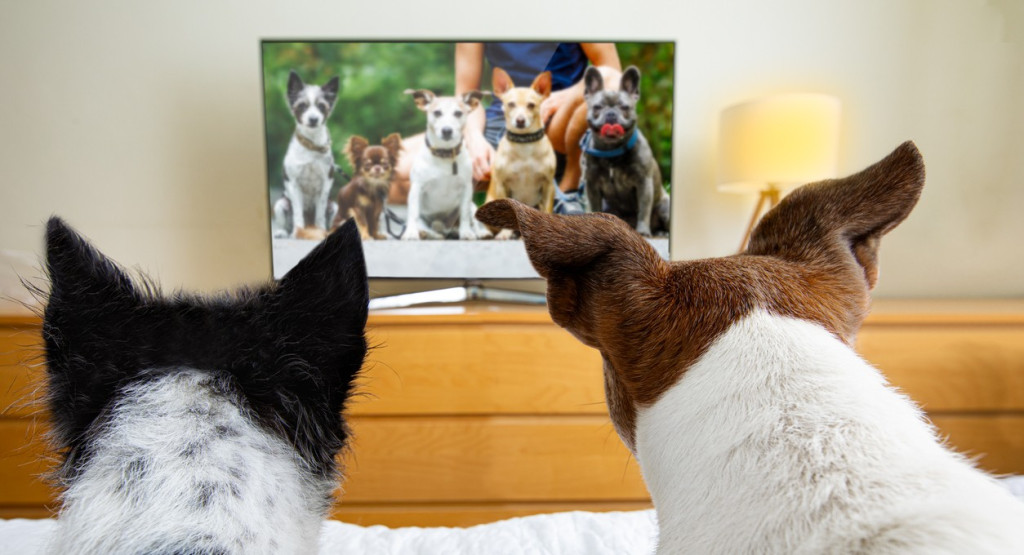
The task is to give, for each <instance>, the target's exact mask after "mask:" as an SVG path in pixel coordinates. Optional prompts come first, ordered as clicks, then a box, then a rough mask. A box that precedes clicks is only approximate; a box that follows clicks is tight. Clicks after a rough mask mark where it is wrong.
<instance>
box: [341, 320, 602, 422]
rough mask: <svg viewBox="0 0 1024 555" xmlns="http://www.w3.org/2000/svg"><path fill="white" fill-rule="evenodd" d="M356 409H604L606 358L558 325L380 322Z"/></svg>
mask: <svg viewBox="0 0 1024 555" xmlns="http://www.w3.org/2000/svg"><path fill="white" fill-rule="evenodd" d="M370 341H371V344H376V345H380V346H381V347H380V348H378V349H376V350H373V351H371V352H370V356H369V362H370V364H369V365H368V371H367V373H366V379H365V380H363V384H362V386H361V390H362V391H364V392H366V393H368V394H369V395H368V396H366V397H362V398H357V399H356V400H355V402H354V403H353V405H352V411H353V414H545V413H547V414H552V413H561V414H605V413H606V412H607V409H606V408H605V404H604V386H603V382H602V378H601V356H600V354H599V353H598V352H597V351H596V350H594V349H591V348H589V347H586V346H584V345H583V344H581V343H580V342H579V341H577V340H576V339H574V338H573V337H572V336H571V335H569V334H568V333H567V332H566V331H564V330H562V329H559V328H557V327H555V326H553V325H550V324H548V325H537V324H524V325H515V324H512V325H500V324H493V325H480V326H461V325H450V326H390V327H386V328H385V327H381V328H376V329H373V330H372V331H371V334H370Z"/></svg>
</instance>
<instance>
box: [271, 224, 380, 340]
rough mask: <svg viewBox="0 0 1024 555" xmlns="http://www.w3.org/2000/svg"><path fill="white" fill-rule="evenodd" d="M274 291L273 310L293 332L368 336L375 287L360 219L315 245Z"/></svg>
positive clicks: (291, 334) (283, 326)
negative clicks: (369, 275)
mask: <svg viewBox="0 0 1024 555" xmlns="http://www.w3.org/2000/svg"><path fill="white" fill-rule="evenodd" d="M274 295H275V299H274V301H275V302H274V307H275V308H274V309H273V310H272V314H271V316H272V317H273V318H274V319H275V321H276V326H277V329H280V330H282V333H285V334H286V336H288V337H305V336H313V337H324V338H333V339H331V340H332V341H337V338H339V337H342V338H344V337H351V338H353V340H355V339H356V338H362V336H363V328H364V327H365V326H366V316H367V306H368V303H369V289H368V286H367V276H366V262H365V260H364V258H363V246H362V241H361V240H360V239H359V229H358V228H357V227H356V225H355V220H352V219H349V220H347V221H346V222H345V223H344V224H342V225H341V227H339V228H338V229H336V230H335V231H334V232H333V233H331V234H330V235H328V236H327V238H326V239H324V240H323V241H322V242H320V244H318V245H317V246H316V247H314V248H313V250H312V251H310V253H309V254H307V255H306V256H305V258H303V259H302V260H300V261H299V263H298V264H296V265H295V267H293V268H292V269H291V270H290V271H289V272H288V273H287V274H286V275H285V276H284V277H283V278H281V281H280V283H279V284H278V287H277V290H276V291H275V292H274ZM338 347H341V345H338Z"/></svg>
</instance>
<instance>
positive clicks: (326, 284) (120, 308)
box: [43, 219, 367, 554]
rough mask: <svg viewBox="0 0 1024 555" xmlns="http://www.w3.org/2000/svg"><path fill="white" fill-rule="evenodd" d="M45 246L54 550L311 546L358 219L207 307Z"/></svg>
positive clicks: (337, 442)
mask: <svg viewBox="0 0 1024 555" xmlns="http://www.w3.org/2000/svg"><path fill="white" fill-rule="evenodd" d="M47 241H48V258H47V269H48V273H49V276H50V280H51V290H50V292H49V298H48V303H47V307H46V311H45V318H44V324H43V334H44V339H45V342H46V358H47V366H48V378H49V388H48V402H49V408H50V412H51V415H52V420H53V431H52V439H53V441H54V444H55V446H56V447H57V448H58V449H59V450H60V452H61V455H62V464H61V466H60V467H59V469H58V472H57V476H56V478H57V480H58V482H59V485H60V486H61V487H62V489H63V496H62V509H61V512H60V515H59V526H58V532H57V534H56V537H55V539H54V544H53V545H52V546H51V547H52V549H53V551H54V552H59V553H224V554H226V553H309V552H313V551H315V550H316V544H317V537H318V534H319V530H320V526H321V521H322V519H323V517H324V516H325V513H326V510H327V508H328V507H329V506H330V503H331V494H332V491H333V490H334V488H335V486H336V462H335V456H336V455H337V454H338V452H339V451H340V450H341V449H342V448H343V446H344V445H345V443H346V440H347V437H348V433H347V429H346V427H345V424H344V421H343V419H342V416H341V411H342V409H343V408H344V404H345V401H346V399H347V398H348V396H349V393H350V390H351V387H352V381H353V379H354V378H355V376H356V375H357V373H358V371H359V369H360V367H361V366H362V363H363V359H364V356H365V353H366V341H365V339H364V336H363V327H364V325H365V322H366V302H367V289H366V270H365V265H364V263H363V258H362V251H361V247H360V244H359V237H358V233H357V232H356V230H355V226H354V225H351V224H349V225H346V226H343V227H342V228H341V229H339V230H338V232H336V233H335V234H333V235H332V236H331V237H329V238H328V239H327V240H326V241H325V242H324V243H322V244H321V245H318V246H317V247H316V249H314V251H313V252H312V253H310V255H309V256H307V257H306V258H305V259H304V260H303V261H301V262H300V263H299V264H298V265H297V266H296V267H295V268H294V269H293V270H292V271H291V272H289V274H288V275H287V276H285V277H284V278H283V279H282V281H281V282H280V284H278V285H276V286H267V287H264V288H261V289H253V290H242V291H240V292H238V293H236V294H232V295H226V294H225V295H222V296H218V297H211V298H200V297H193V296H188V295H184V294H178V295H175V296H172V297H162V296H160V295H158V294H157V293H155V292H154V291H153V289H152V287H151V286H150V285H149V284H145V283H133V282H132V281H131V280H130V279H129V278H128V277H127V275H126V274H125V273H124V272H122V271H121V270H120V269H119V268H118V267H117V266H116V265H115V264H114V263H112V262H111V261H109V260H108V259H106V258H104V257H103V255H102V254H100V253H99V252H98V251H96V250H95V249H93V248H92V247H90V246H89V245H88V244H87V243H86V242H85V241H84V240H83V239H82V238H81V237H79V236H78V235H77V234H75V232H74V231H72V230H71V229H70V228H68V227H67V226H65V225H64V224H63V223H62V222H60V221H59V220H57V219H53V220H51V222H50V223H49V226H48V233H47Z"/></svg>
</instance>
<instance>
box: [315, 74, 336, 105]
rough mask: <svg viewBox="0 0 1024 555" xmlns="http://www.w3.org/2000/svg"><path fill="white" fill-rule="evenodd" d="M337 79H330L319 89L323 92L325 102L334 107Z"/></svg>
mask: <svg viewBox="0 0 1024 555" xmlns="http://www.w3.org/2000/svg"><path fill="white" fill-rule="evenodd" d="M338 83H339V82H338V77H337V76H334V77H331V79H330V80H329V81H327V83H326V84H324V86H322V87H320V90H321V91H323V93H324V96H325V97H327V101H328V102H330V103H331V105H334V101H335V100H337V99H338Z"/></svg>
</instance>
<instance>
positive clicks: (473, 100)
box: [462, 91, 491, 112]
mask: <svg viewBox="0 0 1024 555" xmlns="http://www.w3.org/2000/svg"><path fill="white" fill-rule="evenodd" d="M485 96H491V91H469V92H468V93H466V94H464V95H462V102H463V103H464V104H466V106H469V110H468V111H470V112H472V111H473V110H475V109H476V107H477V106H479V105H480V100H481V99H482V98H483V97H485Z"/></svg>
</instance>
